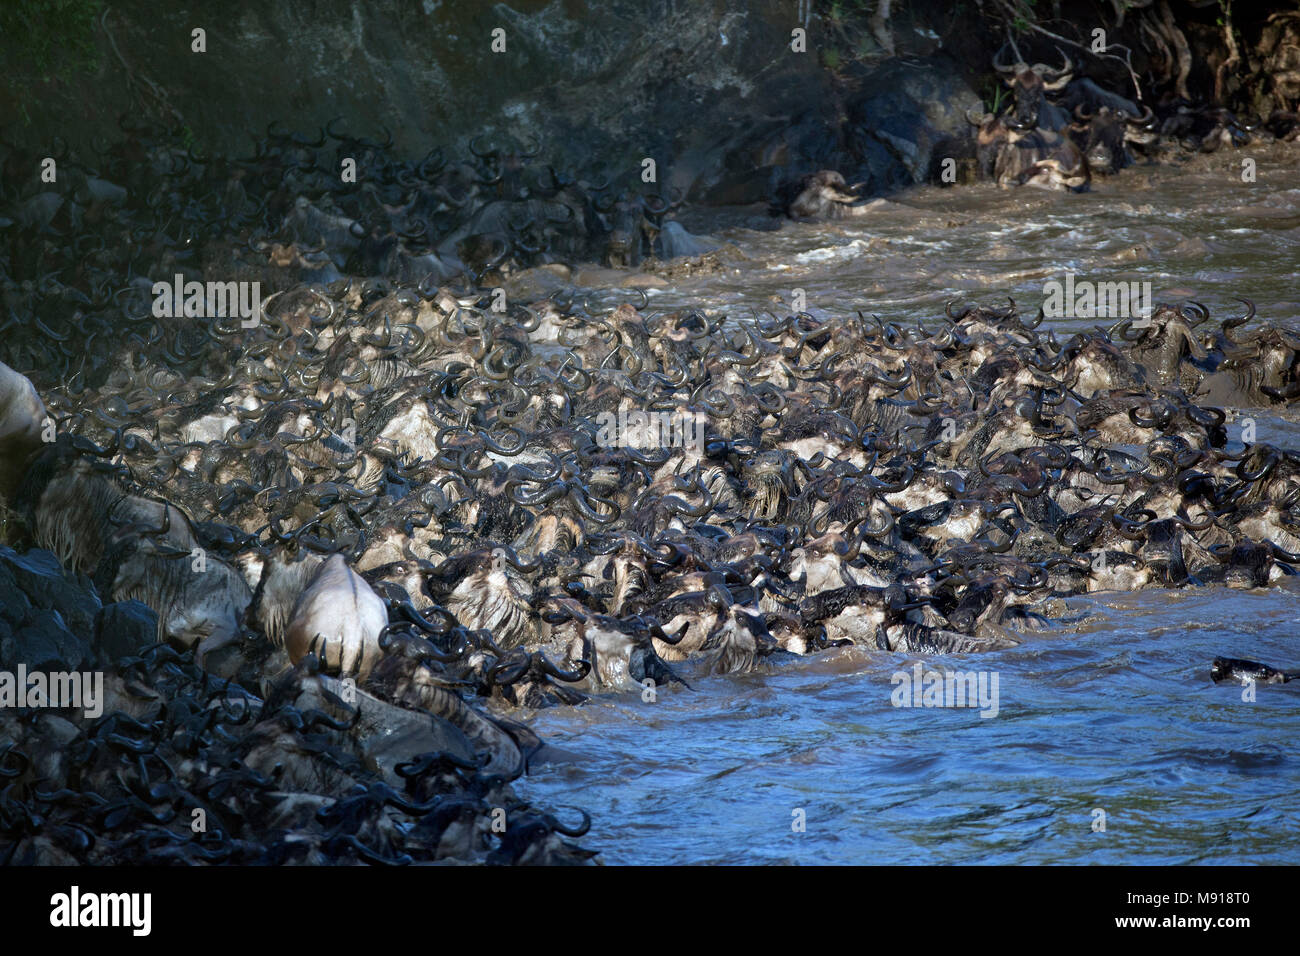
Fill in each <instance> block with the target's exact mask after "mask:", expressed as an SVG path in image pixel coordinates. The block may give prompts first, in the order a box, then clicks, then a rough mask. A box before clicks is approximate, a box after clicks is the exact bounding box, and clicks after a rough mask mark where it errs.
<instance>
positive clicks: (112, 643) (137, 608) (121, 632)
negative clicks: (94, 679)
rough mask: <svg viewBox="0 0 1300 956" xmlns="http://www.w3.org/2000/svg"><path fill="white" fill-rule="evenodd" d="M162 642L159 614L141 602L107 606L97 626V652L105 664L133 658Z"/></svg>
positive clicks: (125, 602)
mask: <svg viewBox="0 0 1300 956" xmlns="http://www.w3.org/2000/svg"><path fill="white" fill-rule="evenodd" d="M157 641H158V614H157V612H155V611H154V610H153V609H152V608H151V607H149V606H148V605H146V604H144V603H142V602H140V601H117V602H115V603H113V604H106V605H104V608H103V610H102V611H100V613H99V617H98V619H97V620H96V622H95V650H96V652H97V653H98V655H99V660H100V662H101V663H104V664H109V663H112V662H113V661H116V660H118V659H119V658H123V657H130V656H132V655H134V654H135V653H137V652H138V651H139V650H140V649H141V648H143V647H148V646H149V645H151V644H155V643H157Z"/></svg>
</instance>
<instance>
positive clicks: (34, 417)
mask: <svg viewBox="0 0 1300 956" xmlns="http://www.w3.org/2000/svg"><path fill="white" fill-rule="evenodd" d="M44 422H45V403H44V402H42V401H41V397H40V396H39V395H37V394H36V388H35V386H33V385H32V383H31V382H29V381H28V380H27V378H26V377H25V376H23V375H19V374H18V373H17V372H15V371H14V370H13V369H11V368H10V367H9V366H8V365H5V364H4V363H3V362H0V498H3V499H4V500H6V501H12V500H13V496H14V492H15V491H16V490H17V488H18V483H19V482H20V481H21V480H22V477H23V475H24V474H25V473H26V471H27V462H28V459H29V458H31V457H32V455H33V454H34V453H35V452H36V451H38V450H39V449H40V447H41V430H42V426H43V423H44Z"/></svg>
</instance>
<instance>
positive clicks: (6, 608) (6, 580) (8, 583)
mask: <svg viewBox="0 0 1300 956" xmlns="http://www.w3.org/2000/svg"><path fill="white" fill-rule="evenodd" d="M31 609H32V602H31V601H29V600H28V599H27V595H26V594H24V593H23V592H22V590H21V589H20V588H19V587H18V582H17V580H16V579H15V578H14V575H13V572H12V571H10V570H9V569H8V568H7V567H5V566H4V564H0V624H5V623H9V624H18V623H20V622H21V621H22V620H23V619H24V618H25V617H27V612H28V611H30V610H31Z"/></svg>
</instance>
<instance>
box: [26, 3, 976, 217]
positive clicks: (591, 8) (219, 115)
mask: <svg viewBox="0 0 1300 956" xmlns="http://www.w3.org/2000/svg"><path fill="white" fill-rule="evenodd" d="M806 6H810V5H799V4H794V3H790V2H788V0H711V2H708V3H685V2H682V0H672V2H667V3H660V4H642V3H636V2H632V0H613V2H608V3H586V2H582V0H550V2H538V0H510V2H508V3H496V4H491V5H489V4H455V3H449V2H446V0H374V2H371V3H365V4H349V5H343V6H339V5H334V6H331V5H321V4H235V5H233V6H232V5H231V4H227V3H219V2H214V0H206V2H205V0H199V2H196V3H192V4H186V5H184V6H183V7H168V8H166V9H159V8H158V7H157V5H154V4H147V3H143V2H140V0H124V2H121V3H115V4H114V5H113V7H112V9H111V11H110V12H109V15H108V16H107V17H106V18H105V20H104V25H103V28H102V29H101V28H99V27H96V31H95V32H96V36H97V42H98V44H99V47H100V50H101V57H100V60H101V62H100V66H99V68H98V72H97V74H95V75H94V76H93V77H89V78H85V79H84V80H81V81H78V82H76V83H73V84H69V85H66V86H65V85H63V84H41V83H37V84H35V88H33V89H32V93H33V95H34V96H37V97H38V98H39V100H40V102H41V103H42V110H41V111H40V113H39V114H36V115H34V117H33V116H32V111H29V113H28V115H29V118H32V120H33V122H34V123H35V124H36V126H37V127H38V130H37V135H38V138H39V137H40V135H41V133H42V132H46V131H42V130H40V129H39V127H41V126H42V125H45V126H48V127H49V129H48V132H49V133H50V134H53V133H57V134H58V135H59V136H61V137H63V138H65V139H69V140H71V141H72V142H73V144H74V146H75V145H76V144H77V143H78V142H84V143H87V144H88V143H89V142H90V140H91V139H92V138H93V137H94V136H107V137H109V138H110V139H111V138H116V137H117V136H118V135H119V133H118V130H117V128H116V118H117V117H118V116H119V115H121V114H123V113H128V114H130V115H138V114H139V113H140V111H141V106H140V103H139V102H138V101H135V102H133V100H132V98H131V95H130V93H129V92H128V83H127V72H126V70H125V69H123V63H124V62H125V64H127V65H128V66H129V67H130V69H131V71H132V72H133V73H134V74H135V75H136V76H137V77H144V78H147V79H148V80H149V81H150V82H151V83H152V84H154V85H155V86H156V88H157V89H158V90H159V91H160V92H161V94H162V95H163V97H164V98H165V102H164V101H163V100H159V99H157V98H155V99H154V100H152V101H151V102H150V103H149V109H150V111H151V112H152V113H153V114H154V115H156V116H169V117H170V121H171V122H173V123H175V124H176V125H177V126H178V127H183V128H184V129H186V130H188V131H189V135H190V136H192V137H193V139H194V141H195V142H196V144H197V145H198V146H199V147H201V148H203V149H205V150H207V151H209V152H226V153H244V152H247V151H249V150H250V147H251V140H252V139H253V138H254V137H260V136H261V135H262V134H263V131H264V130H265V128H266V127H267V125H268V124H269V123H270V122H272V121H273V120H274V121H279V122H280V123H281V124H283V125H284V126H286V127H288V128H291V129H298V130H300V131H302V132H304V133H310V132H312V131H314V130H316V129H317V128H318V127H320V126H323V125H324V124H325V123H327V122H328V121H330V120H331V119H333V118H335V117H341V118H342V119H341V121H340V123H339V125H338V126H337V127H336V128H337V129H342V130H346V131H348V132H350V133H353V134H356V135H358V136H370V137H376V138H380V137H382V135H383V133H382V129H381V127H382V128H386V129H387V130H389V131H390V132H391V134H392V136H393V140H394V145H395V148H396V149H397V150H398V152H399V154H404V155H409V156H412V157H418V156H422V155H424V153H426V152H427V151H428V150H429V149H430V148H431V147H432V146H433V145H435V144H437V143H443V144H449V143H453V142H454V143H458V144H459V145H460V147H461V149H462V151H463V148H464V145H465V143H466V142H467V140H468V139H469V138H470V137H471V136H472V135H474V134H476V133H481V132H483V133H486V134H487V135H488V138H489V140H492V139H494V138H495V139H496V140H498V141H504V139H505V138H508V137H514V138H515V140H516V141H517V142H520V143H526V142H527V141H529V140H533V139H536V140H537V141H538V142H540V143H541V144H542V147H543V150H544V153H545V155H546V156H547V157H548V158H549V159H551V160H553V161H554V162H555V163H556V165H557V167H559V168H562V169H567V170H578V171H580V172H585V173H589V174H591V175H593V176H598V177H600V178H604V177H605V176H607V175H608V176H611V177H612V181H613V183H614V184H615V185H631V186H635V187H637V188H640V187H641V179H640V173H641V168H642V167H641V162H642V160H643V159H645V158H653V159H654V160H655V161H656V163H657V164H658V188H659V189H660V190H661V191H662V192H664V193H665V194H667V193H668V192H681V193H689V194H690V197H691V198H692V199H693V200H695V201H706V202H751V201H755V200H764V199H766V198H767V195H768V190H769V189H770V186H771V183H772V180H773V178H774V175H773V169H774V168H775V169H784V168H785V167H787V166H791V167H797V168H795V169H794V170H793V172H792V173H791V175H798V174H799V173H800V172H803V171H806V170H805V169H804V167H809V168H811V169H817V168H821V167H822V166H827V165H834V163H833V162H831V160H834V159H835V158H837V157H838V158H839V159H841V160H845V161H850V162H853V163H854V165H855V167H861V166H864V165H865V166H868V167H870V168H871V177H870V178H871V180H872V182H873V183H876V184H879V186H880V187H882V188H883V187H886V186H889V185H893V184H901V183H903V182H911V181H914V180H915V179H916V178H917V177H916V173H917V171H920V172H921V173H922V174H923V173H924V164H925V162H926V160H927V159H928V156H929V153H930V150H931V148H932V146H933V143H932V142H931V139H932V137H931V135H930V133H931V132H932V131H933V130H936V129H937V130H944V129H947V126H946V119H945V118H944V117H937V116H934V115H927V117H926V121H925V122H926V124H928V125H927V127H926V128H925V129H921V130H917V129H915V128H914V126H915V120H914V118H913V117H912V114H915V112H916V109H915V103H916V102H917V100H918V98H920V96H921V94H922V93H923V92H924V91H925V90H927V89H930V90H933V91H935V92H936V93H937V94H938V95H941V96H947V95H948V94H949V93H950V92H952V89H953V87H954V86H956V85H958V84H960V83H961V82H962V81H961V80H960V79H959V76H958V70H957V69H955V64H954V63H952V62H951V61H949V62H945V63H936V64H932V65H927V64H926V63H924V62H923V63H922V65H921V66H920V67H917V66H911V67H904V66H902V65H898V66H897V68H898V69H899V71H900V74H899V78H893V77H890V76H882V77H881V78H880V79H879V82H878V84H877V88H876V89H875V91H874V92H875V96H874V99H873V100H872V106H871V107H870V108H869V109H867V110H866V112H865V113H862V117H864V118H865V122H866V124H867V129H868V130H869V131H875V130H877V129H878V128H879V129H880V131H881V132H880V135H879V136H876V138H875V139H874V140H873V141H871V142H868V141H864V142H863V143H862V144H859V145H855V144H853V143H851V142H846V138H845V134H846V132H847V130H848V127H847V125H846V121H847V120H848V118H849V116H850V113H851V112H852V111H853V110H854V103H853V102H852V100H851V99H849V100H846V99H845V98H844V95H843V92H844V91H843V90H841V89H839V88H840V87H842V86H843V82H844V80H845V78H846V77H847V78H848V79H849V80H850V81H851V80H852V79H853V78H852V75H851V70H850V71H840V72H839V73H838V74H837V73H834V72H832V71H831V70H828V69H827V68H826V67H825V65H824V63H823V60H824V58H825V57H826V56H827V55H829V54H830V51H831V50H832V47H834V46H835V44H836V37H835V30H836V25H835V24H834V23H833V22H831V21H829V20H827V19H824V18H823V17H822V16H820V15H811V14H807V13H803V12H802V11H803V10H804V9H805V8H806ZM929 6H930V5H928V4H924V5H920V6H919V7H918V9H917V10H915V11H908V12H907V13H906V14H903V15H902V16H903V17H904V19H906V20H908V21H909V24H910V21H916V28H915V29H913V28H912V27H911V26H910V25H909V27H908V28H906V29H904V28H902V27H898V28H897V29H898V30H899V31H900V33H899V35H898V49H899V52H900V53H903V52H906V53H912V54H915V53H917V52H929V51H930V50H932V49H933V48H934V41H928V40H924V37H923V34H926V33H927V32H929V31H927V30H926V29H925V25H924V24H923V23H921V22H920V21H922V20H926V19H929V20H933V21H935V23H934V24H931V25H934V26H942V21H944V20H945V19H951V18H950V17H947V16H946V15H945V14H943V12H942V10H941V9H936V10H930V9H929ZM935 6H936V8H939V7H942V5H935ZM197 28H201V29H203V30H204V31H205V37H204V39H205V44H206V52H202V53H199V52H193V51H192V49H191V47H192V44H193V40H192V31H194V30H195V29H197ZM796 29H799V30H803V31H805V35H804V37H803V38H802V39H803V44H804V46H803V48H802V51H801V52H799V51H796V50H795V49H793V48H792V46H794V45H797V44H796V38H795V36H794V31H795V30H796ZM494 31H504V33H495V34H494ZM929 35H931V36H933V35H934V34H933V33H932V32H929ZM110 38H111V41H112V42H111V44H110V42H109V40H110ZM494 42H495V43H496V45H497V47H498V48H499V47H500V46H501V45H502V44H504V50H503V51H502V52H493V44H494ZM918 42H921V43H922V45H921V46H920V47H919V48H918V46H917V43H918ZM114 47H115V48H116V49H114ZM886 62H894V63H896V65H897V61H886ZM909 70H910V71H911V72H910V74H909V72H908V71H909ZM918 70H919V71H920V72H919V74H918ZM909 76H911V79H909ZM896 79H901V80H902V85H903V86H904V87H905V88H901V89H893V90H891V89H889V85H890V84H891V83H895V81H896ZM851 85H852V84H851ZM135 88H136V89H140V88H141V87H140V85H139V81H137V84H136V87H135ZM868 92H871V91H870V90H868ZM849 94H850V97H851V96H852V95H855V94H854V93H853V91H852V90H850V91H849ZM971 97H973V94H970V93H969V91H968V90H967V91H964V92H963V93H962V96H961V97H960V98H961V99H962V100H963V101H964V100H969V99H971ZM947 102H948V106H949V107H951V108H953V109H956V107H957V106H958V105H959V103H958V102H957V101H956V100H955V99H951V98H950V99H948V101H947ZM971 102H974V101H973V100H971ZM858 113H861V111H858ZM21 115H22V114H21V112H20V107H19V104H16V103H5V102H0V124H8V123H12V122H16V121H18V120H19V117H20V116H21ZM854 115H855V116H856V115H857V114H854ZM887 121H888V123H889V124H891V125H890V126H889V127H888V128H887V129H886V128H885V127H884V126H882V125H881V124H884V123H886V122H887ZM861 122H862V119H861V118H857V119H855V120H854V124H855V125H861ZM873 135H874V134H873ZM873 144H874V145H873ZM333 146H334V144H332V143H331V144H330V146H329V147H328V148H329V149H333ZM855 157H856V158H855ZM844 172H845V175H846V176H847V175H849V171H848V169H845V170H844ZM361 175H362V176H363V177H364V170H362V171H361ZM787 178H788V177H787ZM850 178H851V179H852V178H853V177H850ZM857 178H859V179H861V178H862V177H861V176H859V177H857Z"/></svg>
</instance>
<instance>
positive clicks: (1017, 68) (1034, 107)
mask: <svg viewBox="0 0 1300 956" xmlns="http://www.w3.org/2000/svg"><path fill="white" fill-rule="evenodd" d="M1000 53H1001V51H999V54H1000ZM1061 56H1062V58H1063V59H1064V60H1065V65H1064V66H1063V67H1061V68H1060V69H1059V70H1053V69H1052V68H1051V67H1049V66H1048V65H1047V64H1046V63H1035V64H1034V65H1033V66H1029V65H1027V64H1025V63H1021V62H1017V63H1014V64H1006V63H1001V62H999V60H998V57H997V56H996V55H995V56H994V57H993V68H994V69H995V70H997V71H998V73H1000V74H1001V75H1002V79H1003V81H1005V82H1006V84H1007V86H1009V87H1011V92H1012V94H1013V95H1014V98H1015V104H1014V106H1013V108H1012V115H1011V117H1010V118H1008V119H1007V121H1006V122H1007V125H1008V126H1009V127H1011V128H1012V129H1019V130H1030V129H1035V128H1037V127H1039V126H1040V125H1041V126H1046V127H1049V128H1051V129H1059V128H1060V126H1062V125H1064V123H1060V122H1058V119H1059V118H1057V117H1053V118H1052V121H1051V122H1044V119H1045V117H1044V115H1043V114H1044V112H1045V110H1046V111H1048V112H1051V111H1054V110H1055V109H1056V108H1055V107H1052V105H1051V104H1050V103H1048V102H1047V93H1049V92H1051V91H1053V90H1059V89H1063V88H1064V87H1065V85H1066V84H1067V83H1069V82H1070V80H1071V79H1072V78H1073V77H1074V64H1073V63H1071V62H1070V58H1069V57H1068V56H1065V54H1061Z"/></svg>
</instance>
